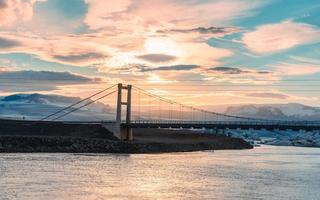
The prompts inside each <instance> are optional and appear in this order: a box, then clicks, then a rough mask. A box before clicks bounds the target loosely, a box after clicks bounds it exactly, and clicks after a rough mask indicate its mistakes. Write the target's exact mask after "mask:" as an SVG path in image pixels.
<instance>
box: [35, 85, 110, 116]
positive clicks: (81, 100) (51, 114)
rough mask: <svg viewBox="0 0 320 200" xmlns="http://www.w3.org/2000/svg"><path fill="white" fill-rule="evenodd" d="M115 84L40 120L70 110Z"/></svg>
mask: <svg viewBox="0 0 320 200" xmlns="http://www.w3.org/2000/svg"><path fill="white" fill-rule="evenodd" d="M114 86H116V85H112V86H111V87H108V88H106V89H103V90H101V91H99V92H97V93H94V94H93V95H91V96H89V97H87V98H85V99H81V100H80V101H77V102H75V103H73V104H71V105H69V106H67V107H65V108H62V109H60V110H58V111H56V112H54V113H52V114H50V115H48V116H46V117H44V118H42V119H41V120H40V121H43V120H46V119H48V118H50V117H52V116H54V115H56V114H59V113H60V112H63V111H65V110H68V109H69V108H72V107H73V106H76V105H78V104H80V103H82V102H84V101H86V100H88V99H91V98H92V97H95V96H97V95H99V94H101V93H103V92H105V91H107V90H109V89H111V88H113V87H114Z"/></svg>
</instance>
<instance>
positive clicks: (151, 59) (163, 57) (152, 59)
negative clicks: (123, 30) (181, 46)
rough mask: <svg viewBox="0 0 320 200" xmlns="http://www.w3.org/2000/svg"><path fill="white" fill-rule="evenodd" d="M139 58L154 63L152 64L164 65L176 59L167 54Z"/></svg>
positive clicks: (146, 55) (147, 55)
mask: <svg viewBox="0 0 320 200" xmlns="http://www.w3.org/2000/svg"><path fill="white" fill-rule="evenodd" d="M137 58H139V59H142V60H145V61H148V62H152V63H163V62H170V61H174V60H175V59H176V57H175V56H172V55H165V54H145V55H140V56H137Z"/></svg>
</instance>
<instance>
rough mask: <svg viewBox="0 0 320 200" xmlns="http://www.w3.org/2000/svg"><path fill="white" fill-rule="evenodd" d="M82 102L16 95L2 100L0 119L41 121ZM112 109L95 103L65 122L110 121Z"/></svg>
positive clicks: (50, 96) (52, 97)
mask: <svg viewBox="0 0 320 200" xmlns="http://www.w3.org/2000/svg"><path fill="white" fill-rule="evenodd" d="M79 100H81V98H79V97H68V96H61V95H44V94H15V95H10V96H6V97H2V98H0V117H2V118H15V119H17V118H18V119H22V118H23V117H24V118H25V119H34V120H36V119H41V118H43V117H45V116H47V115H49V114H51V113H54V112H56V111H58V110H60V109H62V108H64V107H66V106H68V105H70V104H73V103H75V102H77V101H79ZM110 112H111V108H110V106H108V105H105V104H103V103H93V104H92V105H90V106H89V107H86V108H83V109H81V110H79V111H77V112H75V113H73V114H70V115H69V116H66V117H65V118H63V119H64V120H92V121H96V120H108V119H112V118H111V115H110V114H109V113H110Z"/></svg>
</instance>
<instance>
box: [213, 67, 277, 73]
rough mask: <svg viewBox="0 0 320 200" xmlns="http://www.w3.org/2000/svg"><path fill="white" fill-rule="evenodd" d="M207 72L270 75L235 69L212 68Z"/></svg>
mask: <svg viewBox="0 0 320 200" xmlns="http://www.w3.org/2000/svg"><path fill="white" fill-rule="evenodd" d="M208 70H209V71H213V72H218V73H223V74H271V72H269V71H256V70H250V69H240V68H236V67H212V68H209V69H208Z"/></svg>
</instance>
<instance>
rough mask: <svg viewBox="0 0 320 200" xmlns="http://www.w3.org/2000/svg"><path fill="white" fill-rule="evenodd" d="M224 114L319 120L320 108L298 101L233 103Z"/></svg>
mask: <svg viewBox="0 0 320 200" xmlns="http://www.w3.org/2000/svg"><path fill="white" fill-rule="evenodd" d="M225 114H230V115H240V116H248V117H259V118H266V119H288V120H289V119H291V120H320V108H317V107H311V106H306V105H303V104H298V103H289V104H266V105H263V104H254V105H234V106H229V107H227V109H226V111H225Z"/></svg>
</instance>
